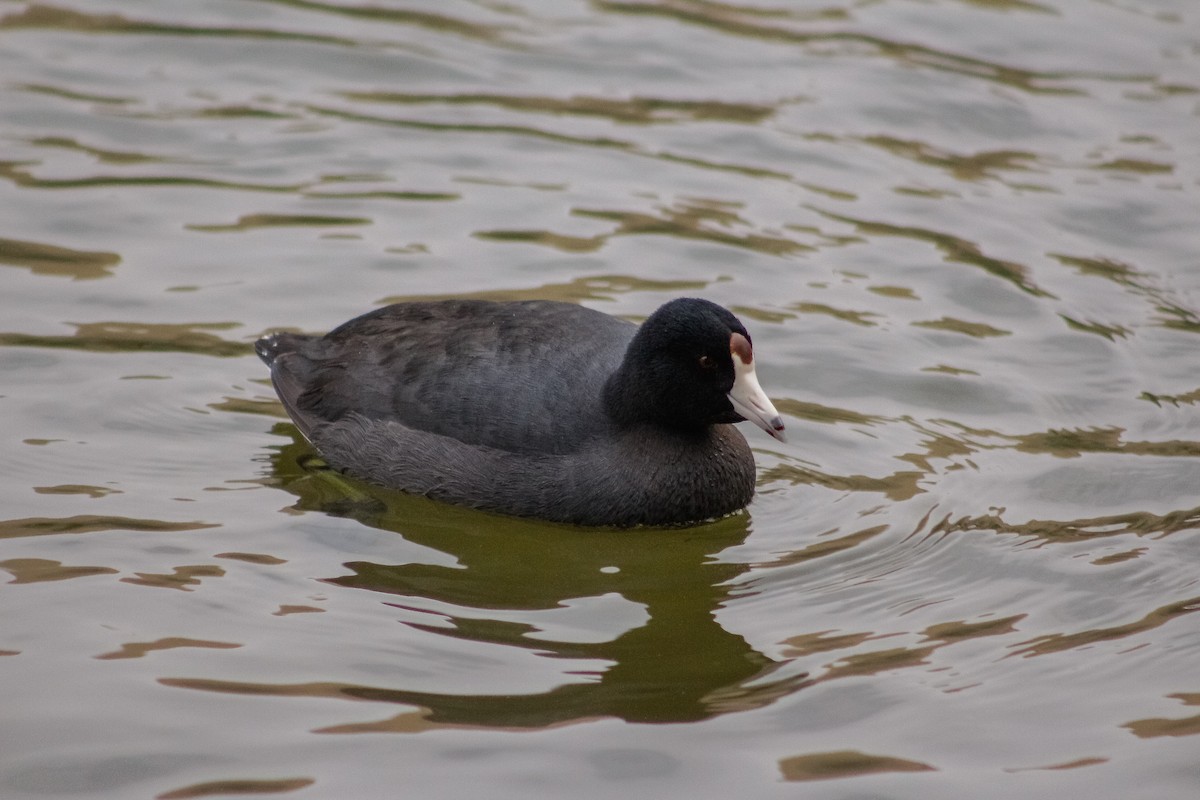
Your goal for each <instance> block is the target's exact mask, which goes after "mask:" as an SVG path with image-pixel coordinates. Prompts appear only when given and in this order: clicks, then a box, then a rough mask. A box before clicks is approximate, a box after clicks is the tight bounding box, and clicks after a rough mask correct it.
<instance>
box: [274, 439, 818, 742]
mask: <svg viewBox="0 0 1200 800" xmlns="http://www.w3.org/2000/svg"><path fill="white" fill-rule="evenodd" d="M275 431H276V432H277V433H286V434H288V435H291V436H293V437H294V438H293V441H292V443H291V444H289V445H287V446H285V447H283V448H281V449H280V450H279V452H277V453H276V454H275V455H274V456H273V458H272V462H273V478H274V480H275V481H277V482H278V484H279V485H281V486H282V487H283V488H284V489H286V490H287V491H289V492H291V493H292V494H295V495H296V496H297V497H298V498H299V499H298V501H297V503H296V508H298V509H301V510H308V511H323V512H326V513H332V514H337V515H344V516H349V517H352V518H354V519H356V520H358V521H360V522H362V523H363V524H364V525H368V526H371V527H374V528H379V529H381V530H387V531H393V532H395V533H397V534H399V535H401V536H403V537H404V538H405V539H406V540H408V541H409V542H413V543H416V544H420V545H422V546H425V547H429V548H432V549H435V550H439V551H441V552H444V553H448V554H450V555H452V556H453V557H454V559H455V562H456V564H457V566H455V567H445V566H439V565H432V564H385V563H372V562H367V561H355V562H350V563H348V564H346V567H347V568H348V570H349V572H348V573H347V574H343V575H338V576H336V577H332V578H329V579H328V580H329V583H332V584H335V585H338V586H343V587H348V588H354V589H362V590H366V591H371V592H376V593H378V594H379V595H380V597H381V600H382V601H383V602H388V603H393V604H400V603H404V602H406V601H403V600H401V598H405V597H408V598H415V599H416V600H417V601H419V600H421V599H427V600H434V601H437V602H438V603H445V604H450V605H452V606H459V607H463V608H469V609H494V610H506V611H519V610H541V609H552V608H558V607H561V606H563V605H565V604H567V603H569V602H570V601H571V600H573V599H577V598H584V597H598V596H602V595H606V594H612V593H615V594H619V595H620V596H621V597H623V598H625V599H626V600H628V601H630V602H632V603H637V604H640V605H641V606H643V607H644V609H645V611H646V613H647V615H648V617H649V619H648V620H647V621H646V622H645V623H644V624H643V625H641V626H640V627H637V628H633V629H631V630H627V631H625V632H624V633H621V634H620V635H618V636H617V637H616V638H615V639H612V640H611V641H605V642H559V641H554V640H552V639H548V638H542V637H541V636H538V638H531V637H530V636H529V634H536V633H538V631H537V630H536V629H535V628H534V627H533V626H531V625H528V624H523V623H517V622H512V621H501V620H495V619H479V618H477V617H478V615H477V614H471V615H469V618H468V616H467V615H464V616H463V617H454V616H451V617H450V619H449V622H450V623H451V626H452V627H444V626H441V625H439V626H425V625H419V624H414V623H409V624H410V625H411V626H412V627H414V628H417V629H419V630H423V631H427V632H428V633H430V634H434V635H438V636H449V637H453V638H458V639H465V640H469V641H473V642H479V643H485V644H490V645H501V646H506V647H516V648H520V649H522V650H528V651H531V652H536V653H538V654H541V655H544V656H545V657H549V658H555V659H564V660H581V661H584V662H587V663H589V664H590V663H594V661H596V660H600V661H604V662H607V663H608V664H609V665H610V666H608V668H607V669H605V670H604V671H603V672H602V673H601V674H599V675H594V676H591V680H589V681H588V682H584V683H570V684H564V685H560V686H555V687H553V688H550V689H548V690H547V691H544V692H542V693H538V694H529V695H519V696H514V695H487V694H478V695H477V694H462V695H453V694H433V693H428V692H416V691H408V690H405V689H402V688H373V687H366V686H360V687H351V686H343V687H341V688H340V689H338V691H337V694H338V695H340V696H343V697H346V698H348V699H349V698H354V699H360V700H373V701H382V702H392V703H401V704H405V705H415V706H419V707H421V708H424V709H427V712H426V713H425V714H424V717H425V720H426V722H427V723H432V724H442V725H469V726H485V727H497V726H499V727H518V728H543V727H546V726H550V725H557V724H564V723H567V722H572V721H579V720H584V719H591V718H597V717H616V718H619V719H624V720H628V721H638V722H682V721H691V720H700V719H706V718H709V717H713V716H716V715H718V714H720V713H725V712H728V711H735V710H746V709H750V708H756V707H760V706H763V705H766V704H768V703H770V702H771V701H773V700H774V699H776V698H778V697H780V696H782V695H784V694H787V693H789V692H791V691H794V690H795V689H796V688H798V687H799V685H801V684H802V682H803V680H804V676H803V675H799V676H792V677H789V678H787V679H783V680H771V679H769V678H768V676H769V675H770V674H771V673H772V672H773V671H774V670H775V669H776V667H777V666H778V663H777V662H775V661H772V660H771V659H770V658H768V657H766V656H765V655H763V654H762V653H759V652H758V651H756V650H755V649H754V648H753V647H751V646H750V644H749V643H748V642H746V640H745V639H743V638H742V637H741V636H739V635H737V634H736V633H731V632H729V631H727V630H725V629H724V628H723V627H721V625H720V624H719V623H718V622H717V619H716V612H717V610H718V609H719V608H720V607H721V605H722V604H723V603H725V602H726V601H727V600H728V598H729V596H730V592H731V588H730V584H731V583H732V582H733V581H734V580H735V579H736V578H737V577H738V576H740V575H741V574H743V573H744V572H745V571H746V570H747V569H748V565H746V564H737V563H721V562H719V561H718V560H717V559H716V556H717V554H718V553H720V552H721V551H723V550H725V549H727V548H729V547H732V546H735V545H738V544H740V543H741V542H742V541H743V540H744V539H745V537H746V535H747V533H748V527H749V517H748V515H747V514H746V513H742V514H738V515H734V516H732V517H727V518H725V519H722V520H719V521H716V522H713V523H710V524H708V525H702V526H698V527H693V528H680V529H635V530H608V529H599V528H590V529H584V528H577V527H572V526H563V525H554V524H547V523H539V522H533V521H528V520H519V519H511V518H506V517H500V516H494V515H488V514H482V513H479V512H475V511H471V510H467V509H460V508H454V507H451V506H446V505H443V504H440V503H435V502H433V501H430V500H427V499H424V498H419V497H412V496H408V495H404V494H401V493H399V492H389V491H386V490H380V489H376V488H374V487H370V486H366V485H365V484H361V483H357V482H353V483H350V482H347V481H346V480H345V479H344V478H342V477H341V476H336V475H334V476H331V475H330V473H329V472H328V470H323V469H320V468H316V469H314V468H312V466H313V465H312V462H313V460H314V459H313V458H312V450H311V448H310V447H309V446H308V445H307V444H306V443H304V442H303V441H301V440H299V438H298V436H299V435H298V434H297V433H296V432H295V429H294V427H293V426H291V425H289V424H287V423H281V424H280V425H278V426H276V428H275ZM306 467H307V468H306ZM407 602H408V603H412V602H414V601H412V600H410V601H407ZM279 688H281V689H284V688H286V687H279ZM260 692H261V693H271V687H258V689H257V690H255V693H260Z"/></svg>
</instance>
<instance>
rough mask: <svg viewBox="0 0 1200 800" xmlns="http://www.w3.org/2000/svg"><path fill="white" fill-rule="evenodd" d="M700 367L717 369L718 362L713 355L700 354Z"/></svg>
mask: <svg viewBox="0 0 1200 800" xmlns="http://www.w3.org/2000/svg"><path fill="white" fill-rule="evenodd" d="M700 368H701V369H716V368H717V362H716V361H715V360H713V357H712V356H700Z"/></svg>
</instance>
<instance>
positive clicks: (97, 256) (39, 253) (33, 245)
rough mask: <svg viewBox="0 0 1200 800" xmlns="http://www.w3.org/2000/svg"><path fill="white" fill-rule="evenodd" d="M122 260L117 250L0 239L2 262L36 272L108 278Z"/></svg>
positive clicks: (0, 257)
mask: <svg viewBox="0 0 1200 800" xmlns="http://www.w3.org/2000/svg"><path fill="white" fill-rule="evenodd" d="M120 263H121V257H120V256H119V255H117V254H116V253H104V252H95V251H90V250H73V249H71V248H69V247H59V246H58V245H53V244H45V243H43V242H24V241H20V240H18V239H0V265H6V266H12V267H24V268H25V269H28V270H29V271H31V272H32V273H33V274H34V275H54V276H66V277H70V278H73V279H75V280H77V281H85V280H92V279H94V278H108V277H111V276H112V274H113V271H112V268H113V267H115V266H116V265H117V264H120Z"/></svg>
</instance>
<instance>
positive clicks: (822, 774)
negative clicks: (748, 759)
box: [779, 750, 936, 781]
mask: <svg viewBox="0 0 1200 800" xmlns="http://www.w3.org/2000/svg"><path fill="white" fill-rule="evenodd" d="M935 769H936V768H935V767H931V766H929V765H928V764H922V763H921V762H919V761H909V760H908V759H904V758H895V757H894V756H876V755H870V754H868V753H862V752H859V751H858V750H837V751H834V752H831V753H809V754H806V755H801V756H792V757H791V758H785V759H782V760H780V762H779V771H780V772H781V773H783V779H784V780H785V781H820V780H830V779H832V778H852V777H855V776H857V775H876V774H878V773H881V772H932V771H934V770H935Z"/></svg>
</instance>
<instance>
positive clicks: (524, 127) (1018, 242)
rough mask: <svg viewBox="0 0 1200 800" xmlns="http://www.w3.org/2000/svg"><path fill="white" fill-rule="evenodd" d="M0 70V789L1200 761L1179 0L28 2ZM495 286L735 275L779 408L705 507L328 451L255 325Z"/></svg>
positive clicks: (699, 285)
mask: <svg viewBox="0 0 1200 800" xmlns="http://www.w3.org/2000/svg"><path fill="white" fill-rule="evenodd" d="M0 75H2V76H3V78H2V79H0V110H2V112H3V113H0V286H2V287H3V292H2V293H0V310H2V315H0V374H2V375H3V379H2V380H0V411H2V412H3V413H2V414H0V420H2V422H0V432H2V434H3V448H4V453H5V456H6V457H5V458H4V459H3V462H2V463H0V475H2V476H3V478H4V480H3V481H2V482H0V504H2V507H3V509H4V513H3V515H2V516H3V519H0V570H3V572H0V577H3V578H5V579H7V582H6V583H2V584H0V603H2V604H3V608H4V613H3V614H2V615H0V656H2V657H0V675H2V676H3V680H4V683H5V686H7V687H8V689H9V691H8V693H7V699H6V701H5V704H4V709H5V710H4V714H3V717H2V719H0V795H3V796H4V797H5V798H15V799H20V798H45V797H67V796H88V797H96V798H122V799H125V798H137V797H144V798H194V797H215V796H220V797H229V796H240V795H254V794H265V793H271V794H276V795H280V796H289V797H297V798H300V797H312V798H324V797H356V798H373V797H380V798H383V797H395V796H398V793H400V794H404V795H405V796H407V795H410V794H411V795H413V796H426V797H457V796H461V794H462V792H464V791H469V790H470V787H486V789H484V790H483V791H484V792H485V794H486V795H487V796H489V797H513V798H517V797H520V798H528V797H564V796H570V797H578V798H588V799H590V798H609V797H621V798H627V797H629V796H631V795H633V796H639V797H640V796H645V797H684V796H690V797H730V796H738V797H742V796H745V797H756V798H757V797H764V798H773V797H779V798H785V797H786V798H792V797H795V796H796V795H797V792H800V793H802V794H803V795H804V796H806V797H829V798H851V797H853V798H867V797H870V798H889V800H890V799H892V798H895V799H896V800H901V799H903V798H914V799H915V798H921V800H933V799H937V798H947V799H948V800H949V799H950V798H955V799H957V798H963V797H972V798H1011V797H1055V798H1059V797H1076V796H1089V797H1114V798H1115V797H1121V798H1143V797H1144V798H1181V800H1182V799H1183V798H1193V797H1195V796H1197V792H1200V766H1198V764H1200V761H1198V760H1197V758H1196V754H1197V752H1198V750H1197V746H1198V744H1200V738H1197V736H1200V710H1198V709H1197V708H1196V707H1197V706H1200V679H1198V678H1197V670H1196V664H1197V663H1200V623H1198V622H1197V619H1198V618H1196V617H1195V616H1194V615H1193V612H1196V611H1200V577H1198V576H1200V558H1198V557H1197V555H1196V553H1197V544H1198V538H1197V537H1198V534H1197V528H1200V489H1198V487H1200V437H1198V436H1197V434H1196V431H1197V430H1200V411H1198V404H1200V378H1198V377H1197V368H1196V365H1197V358H1196V353H1197V347H1196V345H1197V341H1198V340H1197V336H1198V334H1200V233H1198V231H1200V228H1198V226H1197V219H1200V202H1198V195H1200V146H1198V144H1197V142H1198V140H1197V137H1196V131H1197V130H1198V129H1200V118H1198V117H1200V16H1198V13H1197V10H1196V9H1195V8H1193V4H1191V3H1189V2H1185V0H1157V1H1156V2H1151V3H1134V2H1112V1H1111V0H1049V1H1047V2H1024V1H1016V0H1014V1H1011V2H1010V1H1008V0H990V1H988V2H985V1H984V0H931V1H930V2H911V1H909V0H877V1H875V2H844V3H840V4H839V3H836V2H835V3H824V4H819V3H777V4H775V5H770V4H766V5H763V4H757V5H755V4H736V3H715V2H699V1H697V0H661V1H660V2H607V1H604V0H596V2H591V3H561V2H554V3H551V2H535V1H534V0H522V1H521V2H512V3H490V2H449V3H445V2H443V3H419V2H414V3H400V2H388V3H362V4H356V3H353V2H344V3H332V2H330V3H326V2H308V1H307V0H224V1H223V2H198V3H188V4H178V3H166V2H162V0H141V1H140V2H124V3H115V2H102V1H98V2H83V0H77V1H76V2H68V3H66V4H63V3H54V4H44V3H27V2H13V1H11V0H8V1H6V2H0ZM464 295H466V296H481V297H498V298H508V297H546V298H553V299H560V300H567V301H571V302H578V303H582V304H585V305H588V306H591V307H594V308H598V309H601V310H603V311H606V312H608V313H612V314H617V315H621V316H625V317H627V318H630V319H635V320H636V319H640V318H643V317H644V316H646V315H647V314H649V313H650V312H651V311H653V309H654V308H656V307H657V306H658V305H659V304H660V303H662V302H663V301H665V300H667V299H669V298H671V297H676V296H680V295H701V296H704V297H708V298H710V299H712V300H715V301H717V302H720V303H723V304H725V305H727V306H729V307H731V308H734V309H735V310H736V311H737V312H738V313H739V314H740V315H741V316H742V318H743V319H744V320H745V321H746V322H747V324H748V325H749V326H750V328H751V330H752V332H753V334H754V337H755V343H756V353H757V356H758V360H759V373H760V377H761V380H762V382H763V383H764V386H765V387H766V388H767V390H768V392H769V393H770V394H771V395H772V397H773V398H774V400H775V402H776V405H777V406H778V407H779V409H780V410H781V412H783V413H784V416H785V417H786V422H787V425H788V429H789V443H788V444H780V443H778V442H775V441H773V440H771V439H769V438H768V437H766V436H765V435H764V434H761V433H759V432H757V431H754V430H747V431H746V433H747V436H748V438H749V439H750V441H751V444H752V446H753V447H754V449H755V453H756V457H757V459H758V463H759V477H760V481H759V495H758V497H757V498H756V500H755V501H754V503H753V504H751V506H750V507H749V509H748V510H747V511H745V512H743V513H741V514H738V515H735V516H733V517H730V518H727V519H724V520H721V521H718V522H716V523H713V524H710V525H706V526H701V527H698V528H693V529H688V530H668V531H661V530H645V531H626V532H612V531H581V530H578V529H572V528H569V527H563V526H556V525H548V524H541V523H535V522H526V521H518V520H510V519H504V518H500V517H495V516H490V515H485V514H479V513H474V512H469V511H464V510H460V509H455V508H450V507H447V506H442V505H439V504H436V503H432V502H430V501H427V500H423V499H419V498H411V497H404V496H401V495H397V494H395V493H389V492H383V491H378V490H374V489H372V488H370V487H366V486H363V485H361V484H356V483H353V482H350V481H347V480H345V479H341V478H339V477H337V476H336V475H333V474H331V473H330V472H329V471H328V470H325V469H323V468H322V467H321V464H320V462H319V460H318V459H316V458H314V453H313V452H312V451H311V449H310V448H308V447H307V446H306V445H304V444H303V442H302V441H301V440H300V438H299V434H298V433H297V431H296V429H295V428H294V427H293V426H292V425H291V424H290V423H289V422H287V421H286V417H285V416H284V415H283V413H282V410H281V408H280V407H279V405H278V403H277V402H276V401H275V399H274V396H273V394H272V393H271V391H270V388H269V385H268V384H267V383H266V382H265V380H264V379H265V377H266V376H265V369H264V368H263V367H262V365H261V363H260V362H259V361H258V360H257V359H256V358H255V357H254V356H253V354H252V351H251V348H250V343H251V342H252V341H253V340H254V338H256V337H257V336H258V335H260V334H262V333H263V332H265V331H268V330H274V329H279V328H290V329H298V330H312V331H320V330H326V329H328V328H330V327H332V326H334V325H336V324H338V323H340V322H342V321H343V320H345V319H347V318H349V317H351V316H354V315H356V314H358V313H361V312H363V311H365V310H368V309H369V308H372V307H375V306H376V305H377V304H380V303H384V302H390V301H395V300H400V299H406V298H415V297H448V296H464ZM795 783H802V784H804V785H803V786H802V787H801V786H795V785H793V784H795Z"/></svg>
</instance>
